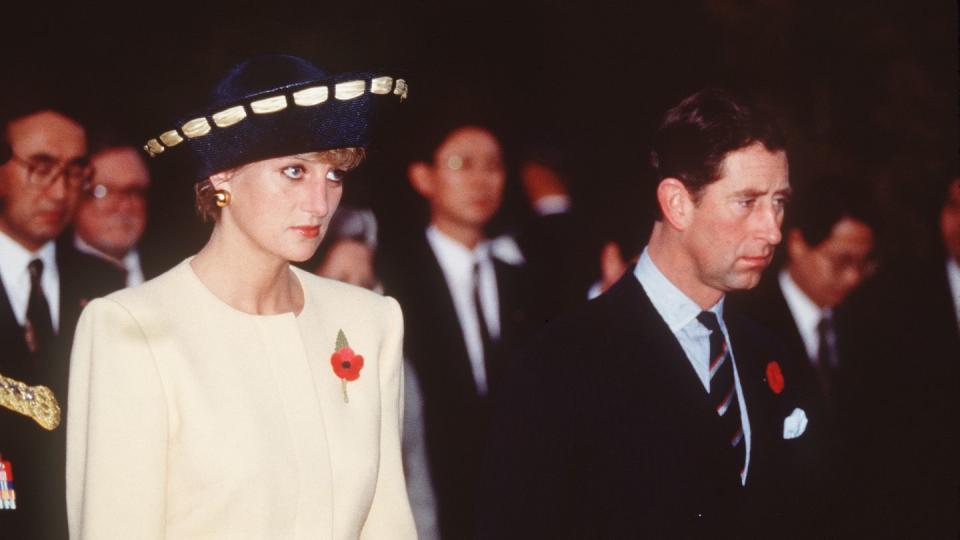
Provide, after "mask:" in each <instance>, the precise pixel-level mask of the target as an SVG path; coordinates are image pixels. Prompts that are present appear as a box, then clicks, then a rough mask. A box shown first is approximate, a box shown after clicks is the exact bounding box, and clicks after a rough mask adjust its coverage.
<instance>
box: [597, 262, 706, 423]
mask: <svg viewBox="0 0 960 540" xmlns="http://www.w3.org/2000/svg"><path fill="white" fill-rule="evenodd" d="M608 294H610V295H611V300H612V301H613V302H614V303H615V305H614V309H613V312H614V313H621V314H624V315H625V317H624V319H625V321H626V322H624V321H617V322H616V323H614V324H615V325H616V327H617V328H619V329H620V331H619V332H618V334H619V335H617V336H615V337H613V339H612V340H611V342H612V343H613V350H614V351H616V350H622V351H624V352H623V356H622V362H624V363H625V371H626V372H627V373H631V374H632V377H633V378H634V381H635V383H636V384H637V385H639V386H638V387H640V388H647V389H648V390H649V391H650V392H653V393H655V394H656V396H657V397H656V398H655V399H656V400H657V401H658V402H659V405H658V407H659V408H662V410H663V411H665V414H669V415H670V416H672V417H673V419H674V420H675V421H676V422H677V426H678V427H679V428H682V429H687V430H690V431H691V432H692V433H695V434H696V435H695V437H697V438H701V439H702V438H704V437H706V439H707V440H711V439H714V440H716V441H718V442H719V441H722V440H723V438H724V437H723V436H722V434H721V433H720V422H718V421H717V414H716V411H715V410H714V408H713V406H712V404H711V403H710V400H709V395H708V394H707V392H706V390H705V389H704V388H703V384H702V383H701V382H700V378H699V377H698V376H697V373H696V371H695V370H694V368H693V366H692V365H691V364H690V360H689V359H688V358H687V355H686V353H685V352H684V350H683V348H682V347H681V346H680V342H679V341H678V340H677V338H676V336H674V335H673V332H672V331H671V330H670V328H669V327H668V326H667V324H666V322H665V321H664V320H663V318H662V317H660V314H659V313H658V312H657V310H656V308H655V307H654V306H653V304H652V303H651V302H650V299H649V297H648V296H647V294H646V292H645V291H644V290H643V287H642V286H641V285H640V283H639V281H637V279H636V278H635V277H634V275H633V272H632V271H628V272H627V274H626V275H625V276H624V278H622V279H621V280H620V281H619V282H618V283H617V284H616V285H615V286H614V287H613V288H611V290H610V291H609V292H608ZM628 384H634V383H628ZM705 434H706V435H705Z"/></svg>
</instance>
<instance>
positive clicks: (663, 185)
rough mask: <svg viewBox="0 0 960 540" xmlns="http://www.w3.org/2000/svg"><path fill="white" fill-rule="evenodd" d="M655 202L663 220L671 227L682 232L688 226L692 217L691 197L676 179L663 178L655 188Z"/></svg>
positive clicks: (692, 203) (692, 204)
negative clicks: (658, 206)
mask: <svg viewBox="0 0 960 540" xmlns="http://www.w3.org/2000/svg"><path fill="white" fill-rule="evenodd" d="M657 202H658V203H659V204H660V211H661V212H662V213H663V219H664V221H666V222H667V224H669V225H670V226H671V227H673V228H674V229H677V230H678V231H682V230H684V229H686V228H687V227H688V226H690V220H691V219H692V217H693V209H694V206H695V205H694V202H693V196H692V195H691V194H690V192H689V191H687V187H686V186H685V185H683V182H681V181H680V180H678V179H676V178H664V179H663V180H661V181H660V185H658V186H657Z"/></svg>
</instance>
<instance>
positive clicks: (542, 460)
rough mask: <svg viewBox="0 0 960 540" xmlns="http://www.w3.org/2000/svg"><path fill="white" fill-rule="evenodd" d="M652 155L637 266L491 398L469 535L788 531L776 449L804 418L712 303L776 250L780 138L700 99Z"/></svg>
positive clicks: (749, 111) (674, 114)
mask: <svg viewBox="0 0 960 540" xmlns="http://www.w3.org/2000/svg"><path fill="white" fill-rule="evenodd" d="M651 157H652V159H651V161H652V164H653V166H654V170H655V172H656V175H657V176H656V178H657V186H656V189H655V193H656V201H657V203H658V206H659V209H660V217H659V219H658V220H657V221H656V223H655V225H654V227H653V232H652V233H651V235H650V238H649V242H648V244H647V247H646V249H645V250H644V252H643V253H642V254H641V257H640V260H639V261H638V263H637V265H636V266H635V267H634V268H632V269H631V270H629V271H628V272H627V273H626V274H625V275H624V277H623V278H622V279H621V280H620V281H619V282H617V284H615V285H614V286H613V287H612V288H611V289H609V290H608V291H607V292H606V293H605V294H603V295H602V296H600V297H599V298H597V299H596V300H593V301H591V302H590V303H588V304H587V305H586V306H585V307H584V308H583V309H582V310H580V311H578V312H574V313H573V314H572V316H571V317H569V318H566V319H563V320H561V321H558V322H557V323H555V324H552V325H551V326H549V327H548V328H547V329H546V330H545V331H544V332H543V333H541V334H540V336H539V337H538V338H537V339H536V340H535V341H534V342H533V343H532V344H531V346H530V347H528V348H527V349H526V350H525V353H524V355H523V356H522V361H521V362H520V363H519V364H517V365H516V366H517V369H516V370H515V371H514V372H512V373H509V374H508V378H507V384H506V388H505V389H504V393H503V394H501V396H499V397H500V398H502V399H498V401H497V403H495V413H494V420H493V424H492V427H491V440H490V449H489V451H490V452H489V456H488V459H487V467H486V468H485V471H486V472H485V475H484V478H485V481H486V487H485V489H484V491H483V497H482V504H483V505H484V511H482V512H481V521H480V523H481V525H480V526H481V534H480V537H481V538H490V539H494V538H496V539H507V538H687V537H697V538H707V537H716V538H731V537H744V538H751V537H782V536H783V535H785V534H789V531H788V530H784V529H783V528H782V527H781V526H780V520H781V519H782V517H783V512H784V508H783V507H782V505H781V504H780V503H781V498H782V497H781V495H783V494H782V492H781V490H782V489H783V488H779V486H777V484H778V483H779V482H780V480H781V479H782V478H783V473H784V472H785V471H784V468H783V467H784V466H783V464H782V463H781V462H780V461H779V456H780V455H781V453H782V451H783V448H782V447H783V446H784V445H786V444H789V443H792V439H794V438H796V437H798V436H799V435H801V434H802V433H803V430H804V429H805V427H806V418H805V415H804V412H803V411H802V410H799V409H795V408H794V407H793V403H792V400H791V399H790V393H789V389H790V388H791V384H792V381H791V378H790V375H789V373H785V372H783V371H782V370H781V368H780V365H779V363H778V362H777V361H778V360H779V358H780V357H779V356H778V355H776V354H775V353H774V345H773V344H772V343H771V342H768V341H767V340H766V339H765V337H764V335H763V334H762V333H760V332H759V331H758V330H757V329H756V328H755V327H753V326H752V325H751V324H750V323H749V322H748V321H746V320H743V319H741V318H739V317H737V316H736V314H734V313H728V312H727V310H725V309H724V305H723V298H724V294H725V293H726V292H728V291H732V290H738V289H747V288H750V287H753V286H755V285H756V284H757V282H758V281H759V279H760V274H761V271H762V270H763V269H764V268H765V267H766V266H767V264H768V263H769V262H770V259H771V257H772V255H773V250H774V247H775V246H776V245H777V243H778V242H779V241H780V238H781V236H780V224H781V220H782V217H783V209H784V203H785V200H786V198H787V196H788V194H789V191H790V185H789V181H788V171H787V155H786V151H785V150H784V140H783V136H782V133H781V132H780V130H779V128H777V127H776V124H775V123H774V122H773V120H772V119H770V118H769V117H768V116H766V115H764V114H762V113H761V112H759V111H758V110H757V109H755V108H753V107H752V106H751V105H749V104H748V103H747V102H745V101H743V100H740V99H737V98H734V97H731V96H730V95H729V94H727V93H725V92H722V91H719V90H706V91H702V92H699V93H696V94H694V95H692V96H690V97H688V98H687V99H685V100H683V101H682V102H680V103H679V104H678V105H677V106H675V107H674V108H672V109H670V110H669V111H668V112H667V113H666V116H665V117H664V119H663V121H662V123H661V125H660V127H659V129H658V132H657V136H656V139H655V144H654V148H653V151H652V153H651ZM651 191H654V190H651ZM778 488H779V489H778ZM767 527H769V528H767Z"/></svg>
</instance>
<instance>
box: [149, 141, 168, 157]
mask: <svg viewBox="0 0 960 540" xmlns="http://www.w3.org/2000/svg"><path fill="white" fill-rule="evenodd" d="M143 149H144V150H146V151H147V153H148V154H150V157H154V156H156V155H158V154H161V153H162V152H163V151H164V150H166V148H164V147H163V145H162V144H160V141H158V140H156V139H150V140H149V141H147V144H146V145H144V147H143Z"/></svg>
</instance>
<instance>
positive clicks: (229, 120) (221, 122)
mask: <svg viewBox="0 0 960 540" xmlns="http://www.w3.org/2000/svg"><path fill="white" fill-rule="evenodd" d="M246 117H247V110H246V109H244V108H243V105H237V106H236V107H230V108H229V109H224V110H222V111H220V112H218V113H215V114H214V115H213V123H214V124H216V125H217V127H222V128H225V127H230V126H232V125H234V124H236V123H237V122H239V121H241V120H243V119H244V118H246Z"/></svg>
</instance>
